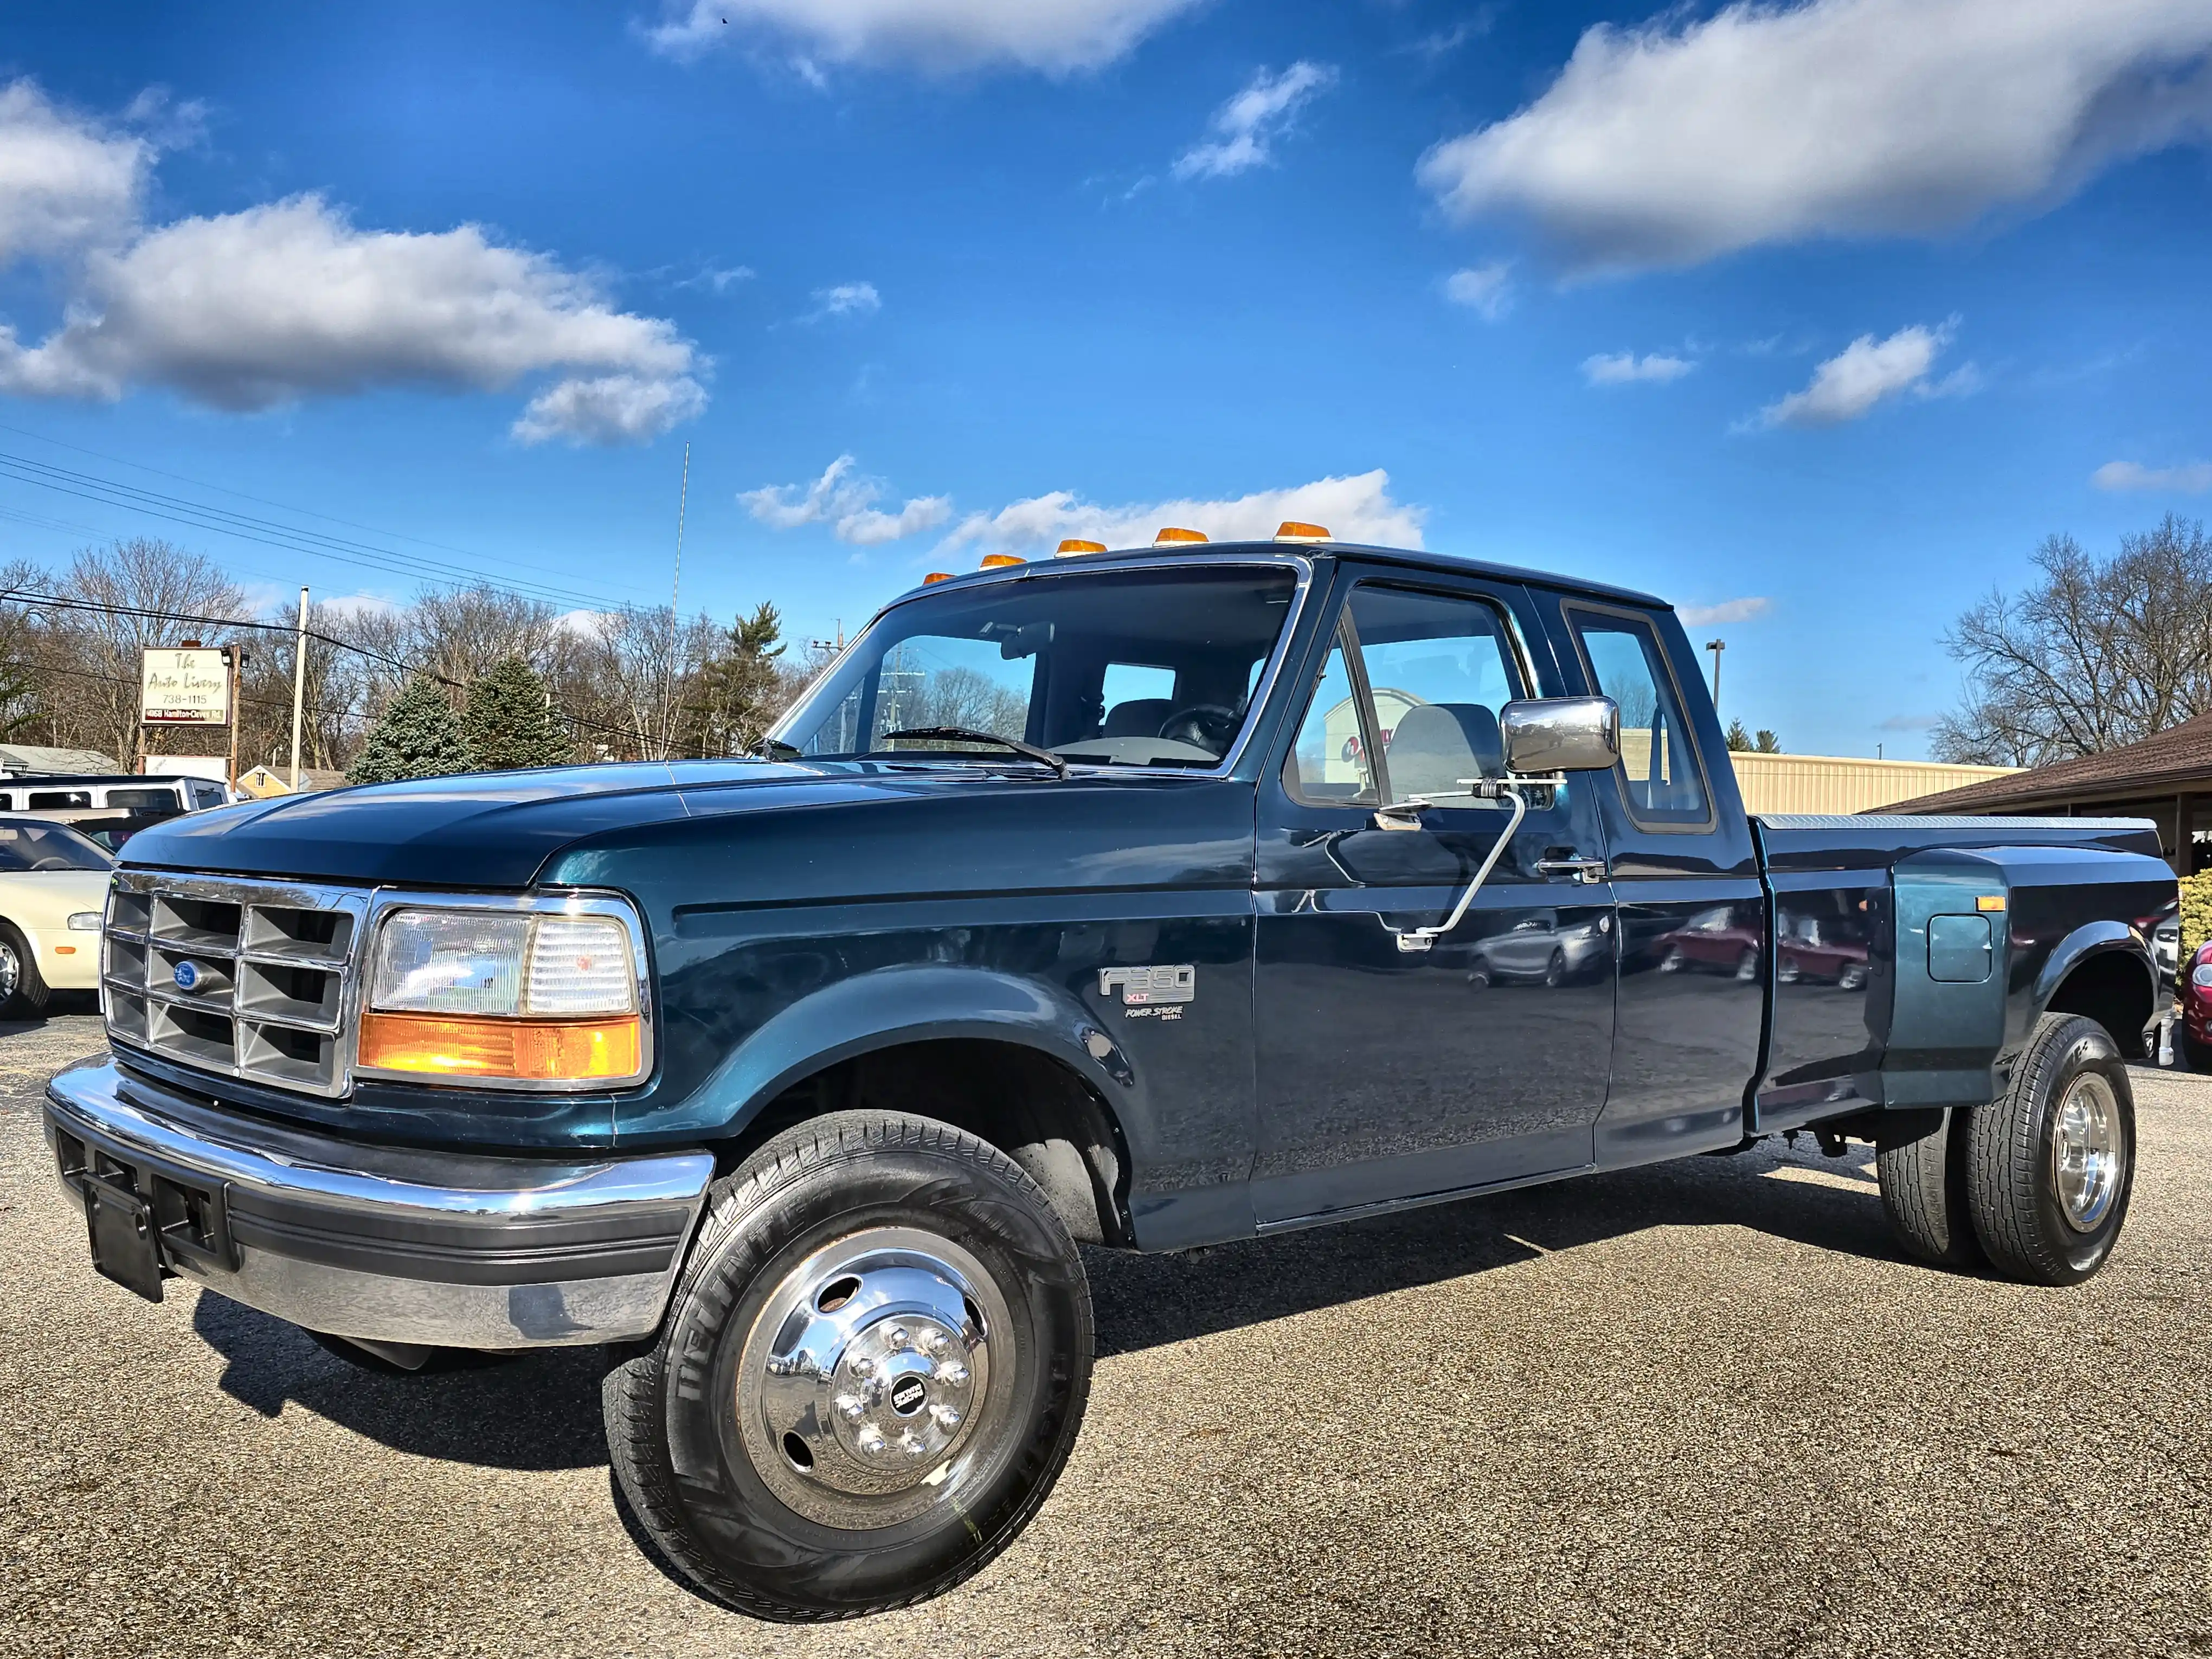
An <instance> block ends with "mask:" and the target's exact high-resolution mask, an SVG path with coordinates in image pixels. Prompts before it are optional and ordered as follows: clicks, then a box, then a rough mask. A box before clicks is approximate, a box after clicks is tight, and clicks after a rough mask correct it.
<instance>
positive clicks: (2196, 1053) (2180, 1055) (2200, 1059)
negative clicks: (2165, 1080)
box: [2173, 1013, 2212, 1072]
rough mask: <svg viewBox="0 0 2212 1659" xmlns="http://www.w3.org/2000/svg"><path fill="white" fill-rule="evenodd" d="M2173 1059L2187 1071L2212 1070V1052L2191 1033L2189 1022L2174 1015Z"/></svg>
mask: <svg viewBox="0 0 2212 1659" xmlns="http://www.w3.org/2000/svg"><path fill="white" fill-rule="evenodd" d="M2173 1061H2174V1064H2175V1065H2177V1066H2180V1067H2181V1069H2182V1070H2183V1071H2185V1072H2212V1052H2208V1051H2207V1050H2206V1048H2205V1046H2204V1045H2203V1043H2201V1042H2197V1039H2196V1038H2195V1037H2192V1036H2190V1035H2189V1022H2188V1021H2187V1020H2186V1019H2185V1018H2183V1017H2182V1016H2181V1015H2179V1014H2178V1013H2177V1014H2176V1015H2174V1017H2173Z"/></svg>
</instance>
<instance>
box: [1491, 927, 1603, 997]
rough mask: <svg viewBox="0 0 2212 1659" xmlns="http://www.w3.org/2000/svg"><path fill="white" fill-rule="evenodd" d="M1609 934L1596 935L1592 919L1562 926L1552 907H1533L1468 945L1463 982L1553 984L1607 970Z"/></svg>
mask: <svg viewBox="0 0 2212 1659" xmlns="http://www.w3.org/2000/svg"><path fill="white" fill-rule="evenodd" d="M1611 932H1612V930H1611V929H1610V928H1608V929H1607V930H1606V932H1605V933H1600V932H1599V931H1598V926H1597V921H1596V919H1595V917H1591V918H1588V919H1585V920H1584V921H1580V922H1577V923H1576V924H1574V925H1573V926H1571V927H1561V926H1560V925H1559V912H1557V911H1556V910H1538V911H1535V912H1534V913H1533V914H1531V915H1526V916H1523V917H1522V919H1521V920H1520V921H1516V922H1514V923H1513V924H1512V925H1511V926H1510V927H1507V928H1506V929H1505V930H1504V932H1503V933H1489V934H1486V935H1485V936H1484V937H1482V938H1481V939H1477V940H1476V941H1475V942H1474V944H1473V945H1470V946H1468V982H1469V983H1470V984H1473V985H1476V986H1483V985H1488V984H1491V983H1492V982H1493V981H1499V980H1507V981H1524V982H1527V981H1534V983H1537V984H1541V985H1559V984H1561V983H1563V982H1565V981H1567V980H1569V979H1571V978H1574V977H1575V976H1577V975H1584V974H1588V973H1589V972H1590V971H1591V970H1592V969H1598V970H1600V971H1603V972H1607V973H1610V972H1611V970H1612V968H1613V945H1612V941H1611V939H1610V937H1609V935H1610V933H1611Z"/></svg>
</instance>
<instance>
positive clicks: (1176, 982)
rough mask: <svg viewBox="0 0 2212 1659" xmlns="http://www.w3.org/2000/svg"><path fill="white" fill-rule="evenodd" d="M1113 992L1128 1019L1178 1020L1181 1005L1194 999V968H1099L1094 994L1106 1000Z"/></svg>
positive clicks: (1185, 964)
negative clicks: (1118, 992) (1119, 995)
mask: <svg viewBox="0 0 2212 1659" xmlns="http://www.w3.org/2000/svg"><path fill="white" fill-rule="evenodd" d="M1117 990H1118V991H1120V992H1121V1002H1122V1005H1123V1006H1125V1007H1127V1009H1128V1011H1129V1017H1130V1018H1132V1019H1134V1018H1139V1017H1140V1016H1142V1015H1146V1014H1157V1015H1158V1016H1159V1017H1160V1018H1163V1019H1180V1018H1182V1006H1181V1005H1182V1004H1183V1003H1186V1002H1191V1001H1194V1000H1196V999H1197V997H1198V969H1197V967H1196V966H1195V965H1194V964H1193V963H1188V962H1178V963H1162V964H1160V965H1159V966H1157V967H1152V968H1101V969H1099V970H1098V994H1099V995H1100V996H1103V997H1110V996H1112V995H1113V994H1114V993H1115V991H1117Z"/></svg>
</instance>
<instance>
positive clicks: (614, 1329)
mask: <svg viewBox="0 0 2212 1659" xmlns="http://www.w3.org/2000/svg"><path fill="white" fill-rule="evenodd" d="M46 1102H47V1103H46V1142H47V1145H48V1146H49V1148H50V1149H51V1150H52V1152H53V1154H54V1157H55V1160H56V1164H55V1168H56V1171H57V1174H58V1176H59V1179H60V1182H61V1185H62V1188H63V1189H64V1191H65V1192H67V1193H68V1194H69V1195H70V1200H71V1202H72V1203H74V1204H75V1205H76V1206H77V1208H78V1210H79V1211H80V1212H83V1210H84V1209H85V1207H86V1196H85V1194H86V1190H87V1186H88V1182H100V1183H102V1184H103V1185H104V1186H105V1187H106V1188H107V1189H109V1190H120V1191H122V1192H124V1193H126V1194H133V1195H135V1196H136V1197H137V1198H138V1199H140V1200H143V1201H144V1202H145V1203H146V1204H147V1205H148V1206H149V1210H150V1212H152V1214H153V1216H154V1218H155V1225H157V1227H158V1228H159V1231H160V1234H161V1243H160V1247H159V1248H160V1253H161V1265H162V1267H164V1268H165V1269H167V1271H168V1272H170V1273H175V1274H178V1275H180V1276H182V1277H184V1278H186V1279H191V1280H193V1281H194V1282H196V1283H197V1284H200V1285H204V1286H205V1287H206V1288H208V1289H209V1290H211V1291H215V1292H216V1293H217V1294H218V1295H221V1296H225V1297H229V1298H230V1299H231V1300H233V1301H234V1302H242V1303H244V1304H246V1305H247V1306H248V1307H252V1308H258V1309H260V1310H262V1311H263V1312H264V1313H268V1314H272V1315H274V1316H276V1317H277V1318H279V1319H284V1320H289V1321H290V1322H292V1323H294V1324H295V1325H301V1326H304V1327H306V1328H307V1329H309V1330H314V1331H323V1332H326V1333H328V1334H331V1335H334V1336H348V1337H356V1338H360V1339H362V1340H368V1341H373V1342H383V1343H392V1344H399V1345H404V1346H422V1347H456V1348H528V1347H550V1346H576V1345H581V1344H590V1343H598V1342H613V1341H621V1340H626V1339H629V1338H633V1337H639V1336H643V1335H646V1334H649V1333H650V1332H651V1331H652V1330H653V1328H654V1327H655V1326H657V1325H658V1324H659V1322H660V1316H661V1311H662V1310H663V1309H664V1308H665V1306H666V1305H667V1301H668V1295H669V1291H670V1289H671V1286H672V1285H674V1283H675V1278H676V1273H677V1271H678V1268H679V1267H681V1266H682V1264H683V1259H684V1249H685V1246H686V1245H687V1244H688V1243H689V1242H690V1237H691V1230H692V1227H693V1225H694V1224H695V1223H696V1220H697V1218H698V1214H699V1210H700V1206H701V1205H702V1203H703V1202H704V1200H705V1197H706V1191H707V1185H708V1182H710V1181H711V1180H713V1179H714V1156H713V1154H711V1153H708V1152H672V1153H653V1154H648V1155H644V1156H640V1157H635V1158H614V1157H611V1156H605V1155H598V1156H589V1157H586V1158H582V1159H579V1158H576V1157H574V1155H571V1156H570V1157H569V1158H565V1159H562V1158H544V1159H538V1158H505V1157H501V1158H488V1157H481V1156H477V1155H475V1154H471V1153H465V1152H429V1151H423V1150H421V1149H418V1148H401V1147H385V1146H361V1145H358V1144H356V1143H353V1142H349V1141H344V1140H339V1139H335V1138H332V1137H331V1136H327V1135H322V1134H312V1133H304V1132H301V1131H298V1130H293V1129H288V1128H280V1127H276V1126H273V1125H270V1124H267V1123H264V1122H263V1121H260V1120H258V1119H251V1118H246V1117H244V1116H241V1115H238V1114H235V1113H232V1112H228V1111H226V1110H224V1109H222V1107H221V1106H219V1105H216V1104H212V1103H209V1102H207V1101H204V1100H201V1099H198V1098H196V1097H188V1096H185V1095H183V1094H181V1093H179V1092H177V1091H172V1090H169V1089H167V1088H164V1087H162V1086H161V1085H157V1084H155V1083H152V1082H150V1081H149V1080H148V1079H144V1078H142V1077H139V1076H137V1075H135V1074H132V1073H123V1072H119V1071H118V1069H117V1068H116V1066H115V1065H114V1064H113V1063H112V1061H109V1062H103V1063H101V1064H98V1065H93V1066H81V1067H79V1068H77V1069H76V1070H75V1071H70V1072H64V1073H62V1074H61V1075H60V1076H58V1077H57V1078H56V1079H54V1080H53V1081H52V1083H51V1084H49V1085H47V1089H46ZM169 1218H174V1219H173V1220H170V1219H169Z"/></svg>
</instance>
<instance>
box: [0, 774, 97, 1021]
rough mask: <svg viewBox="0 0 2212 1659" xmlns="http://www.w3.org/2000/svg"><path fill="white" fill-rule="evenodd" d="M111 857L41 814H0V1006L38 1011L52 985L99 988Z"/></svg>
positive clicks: (17, 1013) (22, 1014)
mask: <svg viewBox="0 0 2212 1659" xmlns="http://www.w3.org/2000/svg"><path fill="white" fill-rule="evenodd" d="M114 868H115V860H114V859H113V858H112V856H110V855H109V854H108V853H107V852H106V849H105V848H101V847H100V845H98V843H96V842H92V841H89V840H88V839H87V838H86V837H84V836H80V835H79V834H77V832H76V830H74V829H70V828H69V827H68V826H67V825H66V824H60V823H54V822H52V820H51V819H47V818H33V817H18V816H15V815H13V814H10V815H9V816H6V817H0V1013H4V1014H6V1015H8V1016H9V1017H12V1018H18V1019H22V1018H35V1017H36V1016H38V1015H39V1014H40V1013H41V1012H44V1011H45V1009H46V998H47V995H48V994H49V993H50V992H53V991H92V990H97V989H98V988H99V987H100V913H101V911H102V910H103V909H104V908H105V907H106V903H107V878H108V876H109V875H110V873H111V872H112V871H113V870H114Z"/></svg>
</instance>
